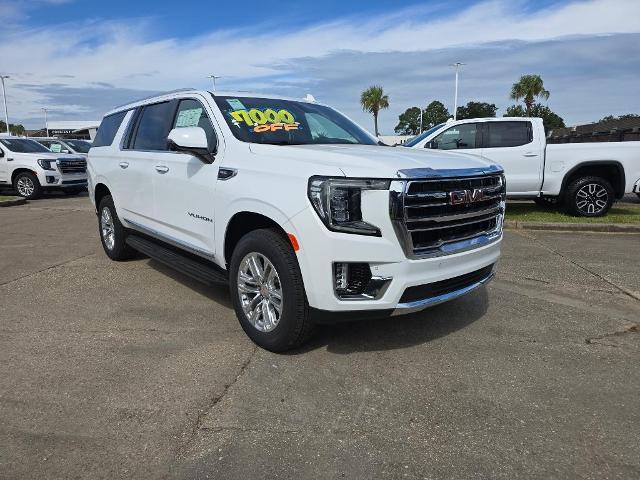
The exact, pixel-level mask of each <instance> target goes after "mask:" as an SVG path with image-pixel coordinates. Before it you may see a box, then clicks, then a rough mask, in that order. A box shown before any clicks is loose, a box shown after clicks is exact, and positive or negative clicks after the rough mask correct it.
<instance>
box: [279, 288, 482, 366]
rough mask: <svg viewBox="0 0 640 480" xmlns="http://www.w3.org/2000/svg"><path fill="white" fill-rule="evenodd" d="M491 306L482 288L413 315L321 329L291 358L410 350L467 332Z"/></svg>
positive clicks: (295, 351) (327, 326)
mask: <svg viewBox="0 0 640 480" xmlns="http://www.w3.org/2000/svg"><path fill="white" fill-rule="evenodd" d="M488 306H489V295H488V293H487V290H486V288H485V287H481V288H479V289H477V290H476V291H474V292H472V293H470V294H468V295H466V296H464V297H462V298H459V299H457V300H453V301H451V302H449V303H445V304H442V305H438V306H435V307H432V308H428V309H426V310H423V311H422V312H418V313H413V314H410V315H399V316H397V317H389V318H385V319H378V320H356V321H353V322H348V323H339V324H332V325H321V326H319V327H318V331H317V332H316V334H315V335H314V336H313V337H312V338H311V340H310V341H309V342H308V343H307V344H306V345H304V346H303V347H301V348H300V349H297V350H294V351H292V352H290V354H292V355H296V354H304V353H306V352H308V351H311V350H315V349H317V348H322V347H326V348H327V350H328V351H329V352H333V353H340V354H347V353H355V352H369V351H376V350H378V351H383V350H395V349H401V348H407V347H411V346H414V345H419V344H423V343H426V342H430V341H433V340H436V339H438V338H441V337H444V336H446V335H449V334H451V333H453V332H456V331H457V330H460V329H462V328H465V327H466V326H468V325H470V324H471V323H473V322H475V321H476V320H478V319H480V318H481V317H482V316H483V315H484V314H485V313H486V312H487V309H488Z"/></svg>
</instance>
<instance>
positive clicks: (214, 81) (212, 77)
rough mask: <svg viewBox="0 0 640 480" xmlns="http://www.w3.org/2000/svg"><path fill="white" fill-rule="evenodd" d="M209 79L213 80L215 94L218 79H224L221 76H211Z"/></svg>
mask: <svg viewBox="0 0 640 480" xmlns="http://www.w3.org/2000/svg"><path fill="white" fill-rule="evenodd" d="M208 78H210V79H211V80H213V91H214V92H215V91H216V79H217V78H222V77H221V76H219V75H209V77H208Z"/></svg>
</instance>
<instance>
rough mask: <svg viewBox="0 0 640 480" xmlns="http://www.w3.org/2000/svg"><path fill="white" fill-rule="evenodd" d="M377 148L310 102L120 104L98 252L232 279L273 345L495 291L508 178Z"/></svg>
mask: <svg viewBox="0 0 640 480" xmlns="http://www.w3.org/2000/svg"><path fill="white" fill-rule="evenodd" d="M377 143H378V141H377V139H376V138H375V137H373V136H371V135H370V134H369V133H367V132H366V131H365V130H364V129H363V128H361V127H359V126H358V125H356V124H355V123H353V122H352V121H351V120H349V119H348V118H346V117H345V116H344V115H342V114H340V113H339V112H337V111H336V110H334V109H332V108H330V107H328V106H325V105H321V104H319V103H316V102H315V101H297V100H293V99H286V98H280V97H271V96H265V95H250V94H247V93H237V94H232V93H228V94H225V93H215V94H212V93H210V92H206V91H196V90H187V91H179V92H173V93H169V94H165V95H161V96H157V97H153V98H149V99H145V100H141V101H138V102H134V103H131V104H128V105H125V106H122V107H119V108H117V109H115V110H113V111H111V112H109V113H108V114H107V115H106V116H105V117H104V119H103V120H102V123H101V125H100V127H99V129H98V132H97V136H96V138H95V140H94V143H93V147H92V148H91V151H90V152H89V158H88V171H89V192H90V197H91V200H92V201H93V203H94V205H95V206H96V213H97V215H98V229H99V233H100V238H101V241H102V246H103V248H104V251H105V252H106V254H107V255H108V256H109V257H110V258H111V259H113V260H123V259H126V258H129V257H130V256H131V255H132V254H133V253H134V251H135V250H138V251H140V252H142V253H144V254H146V255H149V256H151V257H153V258H156V259H158V260H159V261H161V262H164V263H166V264H168V265H170V266H172V267H175V268H177V269H180V270H182V271H183V272H185V273H186V274H188V275H191V276H193V277H194V278H197V279H199V280H201V281H204V282H207V283H212V284H213V283H220V282H222V283H226V284H228V288H230V291H231V299H232V302H233V305H234V308H235V311H236V314H237V316H238V319H239V321H240V324H241V325H242V328H243V329H244V331H245V332H246V333H247V334H248V336H249V337H250V338H251V339H252V340H253V341H254V342H256V343H257V344H258V345H260V346H262V347H264V348H266V349H269V350H272V351H283V350H287V349H290V348H293V347H296V346H298V345H300V344H301V343H302V342H303V341H304V340H305V339H306V338H307V337H308V335H309V334H310V332H311V330H312V327H313V325H314V324H315V323H317V322H336V321H341V320H348V319H357V318H362V317H364V316H377V317H390V316H392V315H398V314H402V313H409V312H415V311H418V310H422V309H424V308H426V307H429V306H431V305H435V304H438V303H441V302H444V301H447V300H452V299H454V298H457V297H460V296H461V295H464V294H466V293H468V292H470V291H471V290H473V289H475V288H477V287H479V286H480V285H482V284H484V283H486V282H488V281H489V280H490V279H491V277H492V276H493V268H494V265H495V263H496V261H497V260H498V257H499V256H500V243H501V239H502V224H503V212H504V179H503V175H502V169H501V168H499V167H498V166H496V165H494V164H491V163H489V162H485V161H483V160H479V159H476V158H474V157H472V156H469V155H462V154H451V153H447V154H443V153H441V152H435V151H434V152H428V153H427V154H424V153H423V152H413V151H411V150H409V149H394V148H388V147H382V146H378V145H377ZM390 328H392V325H391V324H390Z"/></svg>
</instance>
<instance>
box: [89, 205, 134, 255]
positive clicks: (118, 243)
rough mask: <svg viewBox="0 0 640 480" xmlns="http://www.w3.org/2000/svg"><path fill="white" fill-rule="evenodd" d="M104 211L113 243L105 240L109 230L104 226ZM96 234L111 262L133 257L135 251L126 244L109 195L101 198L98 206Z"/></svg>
mask: <svg viewBox="0 0 640 480" xmlns="http://www.w3.org/2000/svg"><path fill="white" fill-rule="evenodd" d="M105 211H106V212H108V217H109V218H110V219H111V222H110V223H111V230H110V231H111V232H112V233H113V242H111V240H110V239H109V238H107V236H108V232H109V229H108V228H107V225H106V223H107V218H105V217H104V215H106V214H105ZM98 233H99V234H100V241H101V242H102V248H103V249H104V253H106V254H107V256H108V257H109V258H110V259H111V260H116V261H122V260H128V259H130V258H133V257H134V256H135V254H136V251H135V250H134V249H133V248H131V247H130V246H129V245H127V243H126V239H127V231H126V230H125V228H124V227H123V226H122V224H121V223H120V219H119V218H118V214H117V213H116V208H115V206H114V205H113V199H112V198H111V195H105V196H104V197H102V200H100V205H98Z"/></svg>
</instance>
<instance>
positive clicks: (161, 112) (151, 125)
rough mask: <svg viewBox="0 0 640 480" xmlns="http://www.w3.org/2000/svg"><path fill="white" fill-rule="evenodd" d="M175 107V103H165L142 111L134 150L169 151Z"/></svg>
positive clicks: (146, 107)
mask: <svg viewBox="0 0 640 480" xmlns="http://www.w3.org/2000/svg"><path fill="white" fill-rule="evenodd" d="M175 106H176V105H175V102H163V103H155V104H153V105H146V106H145V107H144V108H143V109H142V113H141V114H140V121H139V122H138V127H137V128H136V132H135V137H134V139H133V149H134V150H167V136H168V135H169V131H170V130H171V126H172V124H173V114H174V112H175Z"/></svg>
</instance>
